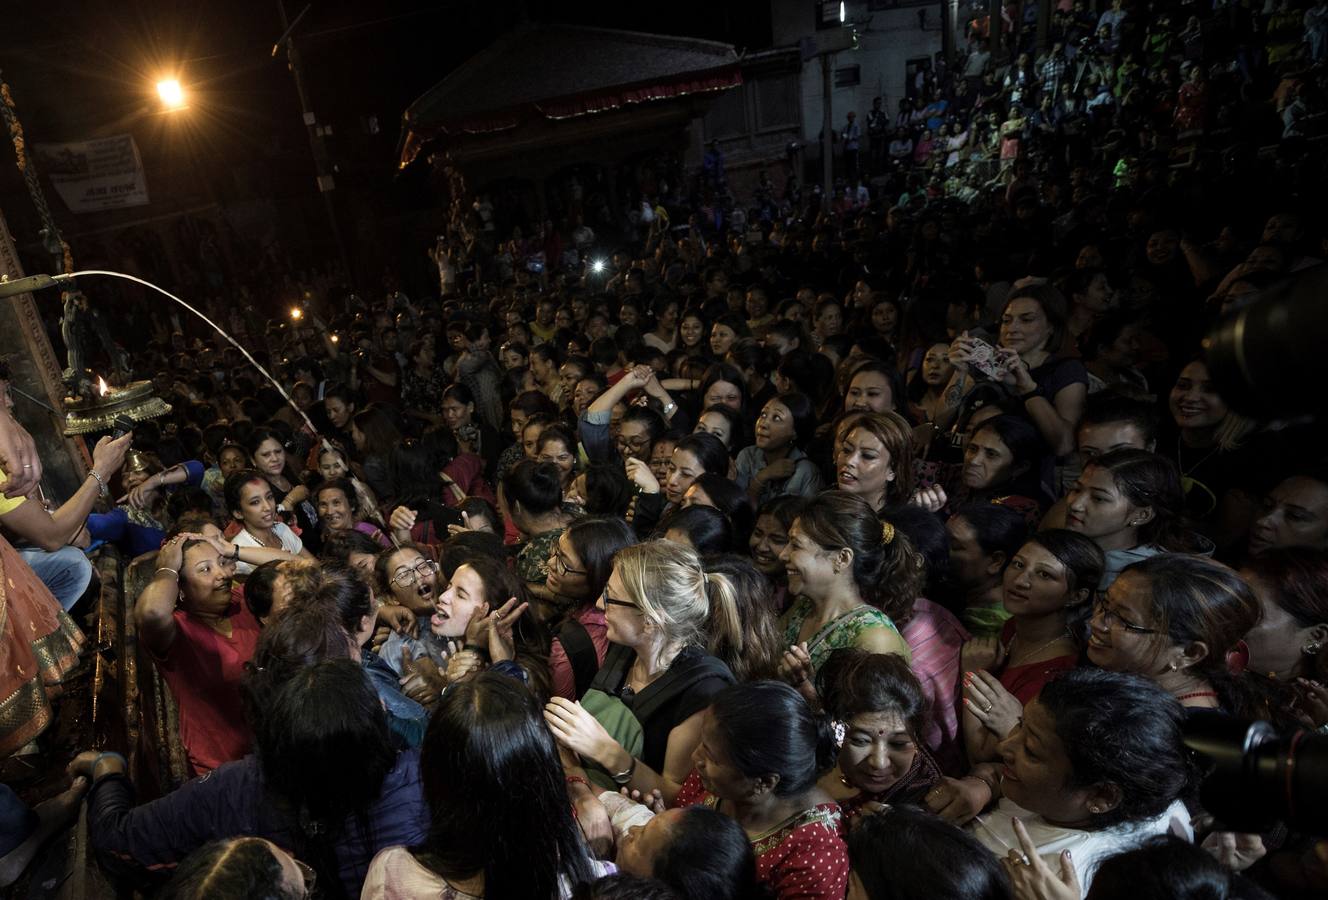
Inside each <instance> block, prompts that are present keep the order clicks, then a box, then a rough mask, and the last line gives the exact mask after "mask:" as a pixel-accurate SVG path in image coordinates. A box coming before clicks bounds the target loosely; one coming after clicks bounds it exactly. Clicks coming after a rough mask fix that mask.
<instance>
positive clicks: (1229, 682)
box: [1121, 553, 1266, 718]
mask: <svg viewBox="0 0 1328 900" xmlns="http://www.w3.org/2000/svg"><path fill="white" fill-rule="evenodd" d="M1126 572H1129V573H1130V574H1131V575H1134V576H1137V577H1139V578H1142V579H1144V580H1145V581H1146V582H1147V583H1148V587H1147V590H1148V593H1149V607H1150V611H1151V613H1152V615H1151V618H1152V620H1153V624H1152V626H1151V627H1153V628H1156V629H1158V630H1159V631H1161V632H1164V634H1163V635H1162V636H1163V637H1164V638H1165V639H1166V640H1169V641H1170V642H1171V643H1172V644H1174V645H1176V646H1179V647H1187V646H1190V645H1192V644H1197V643H1202V644H1203V645H1204V646H1205V647H1207V648H1208V654H1207V656H1205V657H1204V658H1203V659H1201V660H1199V661H1198V662H1197V663H1195V664H1194V665H1193V666H1190V667H1188V668H1187V669H1186V672H1187V673H1189V674H1192V675H1197V676H1198V677H1200V678H1202V679H1204V680H1205V681H1207V682H1208V683H1209V684H1210V685H1211V686H1212V688H1213V690H1214V691H1216V692H1217V695H1218V698H1219V700H1220V701H1221V704H1222V708H1223V709H1224V710H1226V711H1227V712H1229V713H1233V714H1236V715H1240V716H1245V717H1248V718H1266V712H1265V710H1264V709H1263V708H1262V703H1261V701H1260V699H1258V698H1256V697H1255V696H1254V694H1253V691H1252V687H1251V685H1250V683H1249V682H1248V681H1247V680H1246V679H1243V678H1241V677H1240V676H1238V675H1235V674H1233V673H1232V672H1231V670H1230V669H1228V668H1227V654H1228V653H1230V652H1231V651H1233V650H1235V649H1236V647H1237V644H1238V643H1239V642H1240V641H1241V640H1242V639H1244V637H1245V635H1246V634H1248V633H1249V631H1250V629H1252V628H1253V627H1254V626H1255V625H1257V624H1259V620H1260V618H1262V615H1263V613H1262V607H1261V606H1260V605H1259V601H1258V599H1257V598H1256V597H1255V594H1254V589H1253V588H1252V587H1250V585H1249V582H1247V581H1246V580H1245V579H1243V578H1241V577H1240V575H1238V574H1237V573H1236V571H1235V570H1234V569H1231V568H1229V567H1227V566H1224V565H1222V563H1220V562H1215V561H1214V560H1211V559H1208V558H1206V557H1203V556H1196V555H1192V554H1187V553H1159V554H1158V555H1157V556H1152V557H1149V558H1148V559H1145V560H1142V561H1140V562H1137V563H1134V564H1132V565H1129V566H1126V567H1125V570H1124V572H1122V573H1121V574H1122V575H1124V574H1125V573H1126Z"/></svg>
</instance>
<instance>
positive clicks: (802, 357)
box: [775, 323, 835, 406]
mask: <svg viewBox="0 0 1328 900" xmlns="http://www.w3.org/2000/svg"><path fill="white" fill-rule="evenodd" d="M789 324H793V323H789ZM775 371H776V372H778V373H779V374H780V375H781V376H783V377H784V378H787V379H788V380H789V381H791V382H793V390H795V391H799V392H801V393H804V394H806V395H807V396H808V397H811V398H812V399H813V400H814V401H815V402H816V404H817V405H818V406H819V405H821V404H822V403H824V402H825V398H826V395H827V394H829V393H830V391H831V390H832V389H833V387H834V383H835V367H834V364H833V363H831V362H830V360H828V359H826V358H825V357H824V356H822V355H821V354H819V353H808V352H807V351H805V350H793V351H791V352H789V353H786V354H784V357H783V358H782V359H781V360H780V361H779V365H778V366H776V367H775Z"/></svg>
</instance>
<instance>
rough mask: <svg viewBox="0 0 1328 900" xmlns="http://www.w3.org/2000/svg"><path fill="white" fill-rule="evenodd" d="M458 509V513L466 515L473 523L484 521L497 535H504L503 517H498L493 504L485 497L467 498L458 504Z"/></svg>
mask: <svg viewBox="0 0 1328 900" xmlns="http://www.w3.org/2000/svg"><path fill="white" fill-rule="evenodd" d="M456 509H457V512H460V513H465V515H466V517H467V518H468V519H469V520H470V521H471V522H472V523H473V522H474V521H475V520H476V519H484V520H485V521H486V522H488V523H489V527H490V528H492V529H493V530H494V532H495V533H498V534H501V533H502V530H503V519H502V517H501V516H499V515H498V510H496V509H494V506H493V504H492V503H490V502H489V501H488V500H485V499H484V498H483V497H467V498H466V499H464V500H462V501H461V502H460V503H458V504H457V506H456Z"/></svg>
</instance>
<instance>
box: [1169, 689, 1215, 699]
mask: <svg viewBox="0 0 1328 900" xmlns="http://www.w3.org/2000/svg"><path fill="white" fill-rule="evenodd" d="M1197 697H1212V698H1213V699H1214V700H1216V699H1217V691H1190V692H1189V693H1188V694H1177V695H1176V699H1177V700H1193V699H1195V698H1197Z"/></svg>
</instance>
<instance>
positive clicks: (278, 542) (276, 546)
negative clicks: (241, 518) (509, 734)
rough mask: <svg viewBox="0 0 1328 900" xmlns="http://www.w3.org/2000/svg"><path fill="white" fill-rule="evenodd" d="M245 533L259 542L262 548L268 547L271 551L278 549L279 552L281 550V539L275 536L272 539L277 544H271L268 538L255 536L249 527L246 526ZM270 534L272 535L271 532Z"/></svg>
mask: <svg viewBox="0 0 1328 900" xmlns="http://www.w3.org/2000/svg"><path fill="white" fill-rule="evenodd" d="M244 533H245V534H247V535H249V536H250V537H251V538H253V539H254V540H256V541H258V546H260V547H267V548H268V549H269V550H272V549H278V550H279V549H281V538H279V537H277V536H276V535H275V534H273V535H272V538H271V539H272V540H274V541H276V543H275V544H269V543H268V539H267V538H261V537H259V536H258V535H256V534H254V533H253V532H252V531H250V530H249V526H248V525H246V526H245V527H244ZM269 534H271V532H269Z"/></svg>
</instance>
